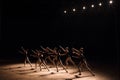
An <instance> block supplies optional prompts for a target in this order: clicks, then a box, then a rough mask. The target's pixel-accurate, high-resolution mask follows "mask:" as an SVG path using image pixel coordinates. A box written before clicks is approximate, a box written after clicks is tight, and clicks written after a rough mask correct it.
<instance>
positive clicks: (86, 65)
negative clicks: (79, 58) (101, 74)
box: [84, 60, 95, 76]
mask: <svg viewBox="0 0 120 80" xmlns="http://www.w3.org/2000/svg"><path fill="white" fill-rule="evenodd" d="M84 64H85V67H86V68H87V69H88V71H89V72H90V73H91V74H92V75H93V76H95V74H94V73H93V72H92V70H91V69H90V68H89V67H88V64H87V62H86V61H85V60H84Z"/></svg>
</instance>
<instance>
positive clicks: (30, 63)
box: [27, 57, 32, 67]
mask: <svg viewBox="0 0 120 80" xmlns="http://www.w3.org/2000/svg"><path fill="white" fill-rule="evenodd" d="M27 61H28V63H29V64H30V66H31V67H32V64H31V62H30V60H29V58H28V57H27Z"/></svg>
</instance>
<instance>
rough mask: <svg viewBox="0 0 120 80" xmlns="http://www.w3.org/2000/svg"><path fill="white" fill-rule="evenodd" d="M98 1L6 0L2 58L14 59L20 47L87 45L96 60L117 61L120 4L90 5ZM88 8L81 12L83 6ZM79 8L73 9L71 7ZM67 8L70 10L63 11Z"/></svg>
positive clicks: (115, 2) (2, 13) (2, 21)
mask: <svg viewBox="0 0 120 80" xmlns="http://www.w3.org/2000/svg"><path fill="white" fill-rule="evenodd" d="M98 2H99V1H95V0H92V1H89V0H85V1H81V2H79V0H75V1H73V0H12V1H11V0H7V1H3V2H2V3H3V4H2V5H1V6H2V8H1V27H0V30H1V31H0V39H1V53H0V58H1V59H13V58H14V59H15V58H21V57H22V56H21V55H20V53H18V50H19V49H20V47H21V46H24V47H25V48H29V49H35V48H37V49H39V48H40V45H43V46H44V47H46V46H50V47H51V48H52V47H54V46H58V45H62V46H64V47H65V46H69V47H71V48H72V47H75V48H79V47H81V46H83V47H84V48H85V52H86V53H85V55H86V57H87V58H88V60H90V61H93V62H101V63H105V62H106V63H110V64H118V63H119V39H118V36H119V35H118V32H119V31H118V30H119V29H118V28H119V26H118V25H119V24H118V23H119V20H118V16H119V15H118V8H117V7H118V6H117V1H114V3H113V4H112V5H111V6H110V5H108V2H107V0H106V1H104V3H103V6H102V7H99V6H96V7H95V8H94V9H92V8H90V7H89V6H90V4H92V3H95V4H96V5H97V4H98ZM84 4H85V5H87V7H89V8H87V10H85V11H82V6H83V5H84ZM74 7H75V8H76V9H77V10H79V11H76V12H72V8H74ZM64 10H67V11H69V13H66V14H64V13H63V11H64Z"/></svg>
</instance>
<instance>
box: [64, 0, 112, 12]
mask: <svg viewBox="0 0 120 80" xmlns="http://www.w3.org/2000/svg"><path fill="white" fill-rule="evenodd" d="M112 4H113V1H112V0H110V1H109V5H112ZM98 5H99V6H100V7H101V6H102V2H100V3H99V4H98ZM94 7H95V5H94V4H92V5H91V8H94ZM85 9H87V7H86V6H83V7H82V10H85ZM72 11H73V12H75V11H76V8H73V9H72ZM64 13H65V14H66V13H68V11H67V10H64Z"/></svg>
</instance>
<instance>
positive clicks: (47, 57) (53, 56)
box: [19, 46, 95, 76]
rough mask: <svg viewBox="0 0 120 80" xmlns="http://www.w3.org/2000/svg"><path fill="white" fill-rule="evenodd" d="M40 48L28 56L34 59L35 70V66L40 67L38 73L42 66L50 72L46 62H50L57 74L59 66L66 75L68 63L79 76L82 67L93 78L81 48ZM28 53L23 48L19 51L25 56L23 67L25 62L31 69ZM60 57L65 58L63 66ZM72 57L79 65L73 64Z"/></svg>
mask: <svg viewBox="0 0 120 80" xmlns="http://www.w3.org/2000/svg"><path fill="white" fill-rule="evenodd" d="M40 47H41V49H39V50H38V49H35V50H31V51H32V54H30V56H32V57H34V58H36V62H35V69H37V64H38V65H39V67H40V71H41V70H42V68H41V67H42V66H44V68H45V69H47V70H48V71H50V70H49V68H48V67H47V61H50V62H51V63H52V64H53V66H55V67H56V69H57V72H59V69H58V66H59V65H61V66H62V67H63V69H64V70H65V71H66V72H67V73H68V70H67V69H68V65H69V64H68V63H72V64H73V65H74V67H76V68H77V69H78V72H79V75H81V68H82V66H83V65H84V66H85V67H86V69H87V70H88V71H89V72H90V73H91V74H92V75H93V76H95V74H94V73H93V72H92V70H91V69H90V68H89V67H88V63H87V61H86V58H85V56H84V48H83V47H80V49H76V48H71V49H70V48H69V47H65V48H63V47H62V46H59V48H57V47H54V48H53V49H51V48H49V47H46V48H44V47H43V46H40ZM28 51H29V50H28V49H25V48H23V47H21V50H19V52H20V53H22V54H24V55H25V60H24V66H25V65H26V62H28V63H29V64H30V66H31V67H32V64H31V62H30V60H29V57H28ZM62 57H65V65H64V64H63V61H62V59H61V58H62ZM72 57H74V58H78V59H79V64H75V62H74V61H73V60H72Z"/></svg>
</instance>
